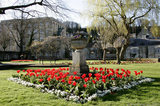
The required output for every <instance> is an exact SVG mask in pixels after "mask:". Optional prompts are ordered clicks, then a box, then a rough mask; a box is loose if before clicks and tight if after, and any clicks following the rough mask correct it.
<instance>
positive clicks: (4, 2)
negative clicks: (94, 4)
mask: <svg viewBox="0 0 160 106" xmlns="http://www.w3.org/2000/svg"><path fill="white" fill-rule="evenodd" d="M0 1H1V2H0V6H8V5H13V3H14V2H15V1H16V0H0ZM63 1H64V4H65V5H66V6H67V7H68V8H69V9H71V10H73V11H76V12H79V13H81V14H83V15H84V14H85V12H86V11H87V7H88V5H87V0H63ZM32 8H35V7H32ZM36 8H37V6H36ZM38 9H40V7H38ZM40 10H41V9H40ZM11 14H12V11H6V14H5V15H1V16H0V20H6V19H12V18H13V15H11ZM68 15H69V17H70V18H69V19H68V20H69V21H74V22H77V23H79V24H81V26H82V27H86V26H87V25H89V21H88V19H87V18H86V17H84V16H81V15H80V14H76V13H71V12H70V13H68Z"/></svg>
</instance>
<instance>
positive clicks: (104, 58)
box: [103, 49, 106, 63]
mask: <svg viewBox="0 0 160 106" xmlns="http://www.w3.org/2000/svg"><path fill="white" fill-rule="evenodd" d="M103 61H104V62H105V63H106V49H103Z"/></svg>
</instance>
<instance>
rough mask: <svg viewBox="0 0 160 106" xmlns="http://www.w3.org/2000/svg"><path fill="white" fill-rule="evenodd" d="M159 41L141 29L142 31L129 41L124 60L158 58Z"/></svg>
mask: <svg viewBox="0 0 160 106" xmlns="http://www.w3.org/2000/svg"><path fill="white" fill-rule="evenodd" d="M159 57H160V39H159V38H155V37H153V36H152V33H151V32H150V31H149V30H148V29H147V28H143V29H142V31H141V32H140V33H139V34H138V35H137V36H134V37H132V38H131V39H130V46H129V47H128V48H127V50H126V54H125V58H159Z"/></svg>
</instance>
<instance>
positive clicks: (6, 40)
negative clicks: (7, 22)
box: [0, 25, 11, 52]
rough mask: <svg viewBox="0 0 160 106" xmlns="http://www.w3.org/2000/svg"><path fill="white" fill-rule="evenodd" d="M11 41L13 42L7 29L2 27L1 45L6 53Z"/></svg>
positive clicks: (0, 34) (0, 33) (0, 32)
mask: <svg viewBox="0 0 160 106" xmlns="http://www.w3.org/2000/svg"><path fill="white" fill-rule="evenodd" d="M10 41H11V38H10V36H9V33H8V31H7V28H6V27H5V26H4V25H1V31H0V45H1V47H2V48H3V51H4V52H5V50H6V48H7V47H8V46H9V43H10Z"/></svg>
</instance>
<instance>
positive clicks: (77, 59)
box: [70, 49, 89, 75]
mask: <svg viewBox="0 0 160 106" xmlns="http://www.w3.org/2000/svg"><path fill="white" fill-rule="evenodd" d="M85 56H86V55H85V51H84V49H77V50H75V52H73V53H72V65H71V66H70V75H73V72H74V71H76V72H77V75H82V74H84V73H85V74H88V73H89V67H88V65H87V64H86V57H85Z"/></svg>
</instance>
